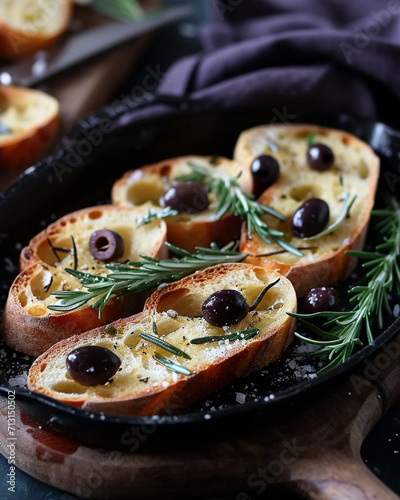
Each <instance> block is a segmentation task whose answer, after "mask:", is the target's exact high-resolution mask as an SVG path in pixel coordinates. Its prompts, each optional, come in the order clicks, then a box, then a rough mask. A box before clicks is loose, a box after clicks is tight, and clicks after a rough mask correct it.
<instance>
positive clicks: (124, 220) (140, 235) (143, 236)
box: [2, 205, 167, 356]
mask: <svg viewBox="0 0 400 500" xmlns="http://www.w3.org/2000/svg"><path fill="white" fill-rule="evenodd" d="M141 216H143V210H142V209H140V208H133V207H115V206H113V205H102V206H96V207H91V208H85V209H83V210H79V211H76V212H73V213H70V214H68V215H66V216H64V217H62V218H61V219H59V220H58V221H56V222H54V223H53V224H51V225H50V226H49V227H48V228H47V229H46V230H44V231H42V232H40V233H39V234H38V235H37V236H35V237H34V238H32V240H31V241H30V243H29V245H28V246H27V247H25V248H24V249H23V250H22V252H21V258H20V268H21V272H20V274H19V275H18V276H17V277H16V279H15V281H14V283H13V284H12V286H11V289H10V291H9V296H8V299H7V302H6V305H5V310H4V315H3V323H2V333H3V337H4V339H5V341H6V343H7V344H8V345H9V346H10V347H12V348H14V349H16V350H17V351H21V352H23V353H25V354H29V355H33V356H38V355H39V354H41V353H43V352H44V351H45V350H46V349H48V348H49V347H51V346H52V345H53V344H55V343H56V342H58V341H59V340H61V339H64V338H67V337H69V336H71V335H74V334H78V333H81V332H84V331H87V330H90V329H92V328H94V327H96V326H99V325H104V324H107V323H109V322H111V321H114V320H115V319H118V318H121V317H124V316H128V315H131V314H133V313H136V312H138V311H140V310H141V309H142V307H143V304H144V302H145V300H146V298H147V297H148V295H149V293H150V292H147V293H145V292H143V293H138V294H133V295H128V296H126V297H121V298H118V299H117V298H114V299H113V298H112V299H111V300H110V301H109V302H108V303H107V304H106V305H105V307H104V309H103V313H102V316H101V318H100V319H99V318H98V309H97V308H96V309H93V308H92V307H91V306H92V304H93V302H94V301H95V299H92V300H91V301H90V302H88V304H86V305H84V306H81V307H80V308H78V309H76V310H73V311H69V312H56V311H51V310H50V309H48V306H49V305H50V304H55V303H56V302H57V299H56V298H55V297H54V296H53V295H51V292H53V291H59V290H83V289H84V288H83V287H82V285H81V284H80V281H79V280H78V279H77V278H75V277H73V276H71V275H70V274H68V273H67V272H66V271H65V270H64V268H74V255H73V250H72V247H73V244H72V239H71V235H72V236H73V237H74V240H75V243H76V247H77V264H78V265H77V269H78V270H80V271H84V272H87V273H90V274H99V275H106V274H108V273H109V272H110V271H108V270H107V269H105V267H104V264H105V262H103V261H99V260H97V259H95V258H94V257H93V255H92V254H91V253H90V251H89V238H90V235H91V234H92V233H93V232H94V231H96V230H98V229H104V228H106V229H110V230H113V231H116V232H117V233H119V234H120V235H121V236H122V238H123V240H124V246H125V251H124V254H123V255H122V257H120V258H119V259H117V261H118V262H124V261H125V260H127V259H129V260H138V259H140V255H141V254H145V255H149V256H151V257H156V258H165V257H166V256H167V249H166V247H165V239H166V226H165V223H164V221H160V220H157V221H153V222H152V223H151V224H149V225H147V226H141V227H137V219H138V218H140V217H141ZM47 238H49V240H50V241H51V243H52V245H53V246H54V247H62V248H65V249H69V250H70V253H66V252H62V251H57V254H58V257H59V258H60V262H58V261H57V257H56V255H55V253H54V252H53V251H52V249H51V246H50V244H49V242H48V239H47Z"/></svg>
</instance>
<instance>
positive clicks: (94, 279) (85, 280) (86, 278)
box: [65, 267, 109, 285]
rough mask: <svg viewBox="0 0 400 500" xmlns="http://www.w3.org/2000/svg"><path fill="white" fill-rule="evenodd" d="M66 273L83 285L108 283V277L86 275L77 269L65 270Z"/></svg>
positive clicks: (67, 268)
mask: <svg viewBox="0 0 400 500" xmlns="http://www.w3.org/2000/svg"><path fill="white" fill-rule="evenodd" d="M65 271H66V272H67V273H69V274H71V275H72V276H74V277H75V278H78V280H79V281H80V282H81V283H82V285H89V284H91V283H100V282H101V283H105V282H108V281H109V280H108V278H107V277H106V276H98V275H95V274H89V273H85V272H83V271H77V270H76V269H71V268H69V267H66V268H65Z"/></svg>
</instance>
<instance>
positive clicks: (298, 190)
mask: <svg viewBox="0 0 400 500" xmlns="http://www.w3.org/2000/svg"><path fill="white" fill-rule="evenodd" d="M289 196H290V197H291V198H293V199H294V200H296V201H303V200H307V199H308V198H315V197H318V193H317V192H316V189H315V186H310V185H303V186H294V187H293V188H292V189H291V190H290V191H289Z"/></svg>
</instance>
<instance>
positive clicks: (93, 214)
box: [89, 210, 103, 220]
mask: <svg viewBox="0 0 400 500" xmlns="http://www.w3.org/2000/svg"><path fill="white" fill-rule="evenodd" d="M102 215H103V212H102V211H101V210H93V211H92V212H89V219H92V220H95V219H100V217H101V216H102Z"/></svg>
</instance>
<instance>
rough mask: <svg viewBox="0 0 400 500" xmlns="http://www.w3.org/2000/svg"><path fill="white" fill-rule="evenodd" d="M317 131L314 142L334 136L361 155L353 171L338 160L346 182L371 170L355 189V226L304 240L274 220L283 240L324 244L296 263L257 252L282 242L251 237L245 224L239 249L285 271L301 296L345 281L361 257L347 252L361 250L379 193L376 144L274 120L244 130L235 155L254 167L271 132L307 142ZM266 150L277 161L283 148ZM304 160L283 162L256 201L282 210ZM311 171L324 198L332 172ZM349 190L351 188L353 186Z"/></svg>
mask: <svg viewBox="0 0 400 500" xmlns="http://www.w3.org/2000/svg"><path fill="white" fill-rule="evenodd" d="M313 132H316V133H317V134H318V137H319V140H318V139H315V142H323V140H325V141H327V140H329V138H330V139H331V140H332V141H336V143H337V144H338V145H340V144H342V145H344V146H343V148H348V149H349V150H350V151H353V152H354V151H357V152H358V153H357V154H359V157H360V165H358V166H357V165H356V166H355V167H354V169H357V168H359V170H360V172H361V173H357V174H354V173H353V172H352V171H351V172H350V171H349V172H348V173H347V172H346V169H345V166H343V165H341V164H340V165H335V168H336V169H337V173H338V175H342V176H343V178H344V181H343V182H344V183H346V176H347V177H349V176H351V175H353V176H354V181H353V182H354V183H355V182H356V177H355V176H356V175H358V177H360V176H361V175H365V172H367V171H368V175H367V176H366V177H365V179H363V183H362V184H363V188H358V186H357V185H356V187H355V192H354V191H353V193H352V194H356V195H357V199H356V203H355V205H354V207H355V208H352V211H351V214H350V215H351V216H353V213H354V211H355V209H357V206H358V207H359V208H358V209H357V213H356V216H355V217H357V220H356V225H355V226H354V225H353V226H351V232H349V233H348V234H347V235H346V236H345V237H343V234H341V233H340V232H339V234H341V236H342V238H341V239H339V237H337V239H336V240H335V239H334V238H336V236H332V237H329V238H331V239H330V240H329V239H328V237H325V239H322V238H318V239H315V240H311V241H304V242H302V240H300V239H298V238H294V237H293V236H292V235H291V233H290V228H289V227H288V226H285V228H284V229H282V227H283V226H279V224H276V225H275V228H278V229H282V230H283V231H284V232H285V239H286V240H288V241H290V242H291V243H292V244H294V245H295V246H315V247H320V248H321V249H323V250H321V251H320V250H317V254H316V255H317V257H316V258H313V255H312V253H311V251H306V252H305V257H303V258H300V259H298V260H297V261H293V262H288V261H287V260H286V261H285V260H284V259H282V257H281V255H276V256H271V257H258V255H260V254H264V253H267V252H270V251H274V250H279V247H278V246H277V245H267V244H265V243H264V242H263V241H262V240H261V239H260V238H259V237H258V236H257V235H253V236H252V237H249V235H248V232H247V227H246V225H245V224H243V226H242V232H241V242H240V250H241V251H242V252H248V253H250V254H251V255H252V256H250V257H249V258H248V261H249V262H252V263H254V264H259V265H264V266H267V267H270V268H273V269H278V270H279V271H280V272H281V273H282V274H284V275H285V276H286V277H287V278H288V279H290V281H291V282H292V283H293V285H294V287H295V289H296V292H297V294H298V296H300V297H301V296H305V295H306V294H307V293H308V292H309V290H310V289H311V288H313V287H319V286H327V285H332V284H334V283H336V282H338V281H340V280H344V279H345V278H346V277H347V276H348V275H349V274H350V273H351V272H352V271H353V270H354V267H355V265H356V262H357V260H356V259H355V258H354V257H350V256H348V255H347V254H346V251H347V250H360V249H362V248H363V246H364V242H365V238H366V233H367V230H368V223H369V220H370V213H371V210H372V208H373V205H374V200H375V192H376V187H377V184H378V178H379V159H378V157H377V156H376V155H375V154H374V152H373V151H372V149H371V148H370V147H369V146H368V145H367V144H366V143H364V142H363V141H361V140H360V139H358V138H357V137H355V136H353V135H351V134H349V133H347V132H344V131H341V130H334V129H328V128H325V127H317V126H315V125H274V126H260V127H255V128H253V129H250V130H248V131H245V132H243V133H242V134H241V136H240V137H239V140H238V142H237V144H236V148H235V158H236V159H237V160H238V161H240V162H241V163H242V164H243V165H244V166H245V168H250V166H251V162H252V161H253V159H254V157H255V156H258V155H259V154H261V152H260V147H261V144H262V141H263V138H267V137H268V134H270V137H274V134H276V135H277V136H278V138H279V137H280V135H279V134H282V135H283V134H286V135H288V136H289V137H290V136H294V137H296V138H298V140H302V141H303V142H304V143H305V142H306V138H307V136H308V135H309V134H310V133H313ZM324 138H325V139H324ZM265 140H266V139H265ZM334 144H335V142H334ZM303 147H304V146H303ZM333 149H334V148H333ZM268 154H273V155H274V156H275V157H276V158H277V159H278V161H279V159H280V155H279V152H278V153H273V152H268ZM299 156H300V158H302V155H300V154H299ZM355 156H356V155H355ZM356 157H357V156H356ZM286 159H287V157H286ZM300 161H303V163H304V162H305V160H303V159H301V160H299V159H298V158H297V159H295V160H294V163H293V164H292V165H291V166H289V167H287V166H286V167H285V163H284V162H281V175H280V177H279V179H278V180H277V181H276V182H275V183H274V184H273V185H272V186H271V187H270V188H268V189H267V190H266V191H264V193H262V195H261V196H260V198H259V200H258V201H259V202H260V203H263V204H266V205H271V206H273V207H274V208H276V209H277V210H278V211H282V210H284V209H285V206H284V202H282V201H280V198H281V196H282V194H284V196H285V203H289V202H288V198H290V193H289V194H288V185H287V179H288V178H289V179H291V180H292V182H293V185H292V186H289V188H290V187H293V188H296V189H298V190H299V186H301V185H302V179H301V176H302V172H303V171H304V166H303V165H302V167H301V168H303V170H301V168H300V167H298V165H299V162H300ZM362 162H365V163H366V164H367V165H366V166H365V167H364V166H361V163H362ZM342 167H343V168H342ZM285 168H286V173H285ZM288 168H291V169H292V171H293V173H291V174H289V175H287V170H288ZM296 168H298V171H297V172H295V171H294V169H296ZM361 168H366V169H367V170H365V172H363V171H361ZM309 170H310V169H309ZM282 171H283V173H282ZM304 175H305V176H306V175H310V174H309V173H307V172H305V173H304ZM311 175H312V176H313V182H314V185H315V186H319V187H320V192H321V193H322V195H321V196H320V197H321V198H323V197H324V190H325V191H326V192H328V190H329V189H330V182H331V181H330V180H329V179H330V178H328V175H330V173H329V172H328V173H326V172H318V171H312V174H311ZM357 182H358V181H357ZM305 184H307V182H305ZM309 184H310V183H309ZM364 188H365V192H362V189H364ZM349 191H351V188H350V187H349ZM318 197H319V196H318ZM305 199H306V198H304V199H299V200H298V202H297V205H298V206H300V204H301V203H302V202H303V201H305ZM289 217H290V214H289ZM268 221H271V223H272V224H274V221H272V220H271V219H270V218H268ZM343 226H344V224H343ZM273 227H274V226H273ZM336 233H338V232H336ZM325 247H326V248H325ZM325 249H326V251H325Z"/></svg>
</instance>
